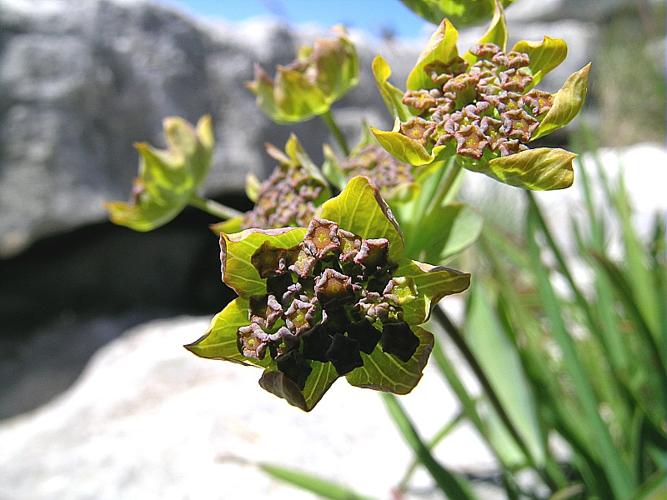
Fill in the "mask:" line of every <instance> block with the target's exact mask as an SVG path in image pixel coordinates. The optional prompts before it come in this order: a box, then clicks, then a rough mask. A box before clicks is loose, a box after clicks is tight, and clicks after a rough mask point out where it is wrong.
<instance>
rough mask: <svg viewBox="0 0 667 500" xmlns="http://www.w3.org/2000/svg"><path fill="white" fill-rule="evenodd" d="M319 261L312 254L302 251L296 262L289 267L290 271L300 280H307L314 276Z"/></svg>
mask: <svg viewBox="0 0 667 500" xmlns="http://www.w3.org/2000/svg"><path fill="white" fill-rule="evenodd" d="M316 263H317V259H316V258H315V257H313V256H312V255H311V254H310V252H307V251H305V250H303V249H302V250H300V251H299V253H298V254H297V256H296V260H295V261H294V263H293V264H292V265H290V266H289V270H290V271H292V272H294V273H296V274H297V275H298V276H299V277H300V278H307V277H308V276H312V274H313V270H314V269H315V264H316Z"/></svg>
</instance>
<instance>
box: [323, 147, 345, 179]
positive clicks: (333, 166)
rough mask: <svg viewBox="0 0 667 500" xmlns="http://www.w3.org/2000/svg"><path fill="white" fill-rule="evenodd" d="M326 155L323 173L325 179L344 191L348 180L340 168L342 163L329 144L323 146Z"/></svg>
mask: <svg viewBox="0 0 667 500" xmlns="http://www.w3.org/2000/svg"><path fill="white" fill-rule="evenodd" d="M322 151H323V154H324V163H323V164H322V173H323V174H324V177H325V178H326V179H327V180H328V181H329V182H330V183H331V184H332V185H333V186H334V187H336V188H337V189H339V190H342V189H343V188H344V187H345V184H346V183H347V178H346V177H345V174H344V173H343V170H342V169H341V168H340V163H339V162H338V158H337V157H336V154H335V153H334V152H333V150H332V149H331V147H330V146H329V145H328V144H325V145H324V146H322Z"/></svg>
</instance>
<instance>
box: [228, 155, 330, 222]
mask: <svg viewBox="0 0 667 500" xmlns="http://www.w3.org/2000/svg"><path fill="white" fill-rule="evenodd" d="M267 149H268V151H269V154H271V153H272V151H275V148H273V147H267ZM279 154H280V155H281V156H279V157H278V158H280V159H279V164H278V165H277V166H276V168H275V169H274V170H273V172H272V173H271V175H270V176H269V178H268V179H266V180H265V181H264V182H263V183H262V185H261V186H260V189H259V193H258V195H257V200H256V202H255V206H254V208H253V209H252V210H250V211H249V212H247V213H245V214H244V216H243V220H242V222H241V227H242V228H243V229H247V228H250V227H261V228H272V227H276V228H277V227H287V226H305V225H306V224H308V222H309V221H310V220H311V219H312V218H313V216H314V215H315V210H316V209H317V205H318V204H319V203H320V202H321V201H319V200H321V199H322V195H323V194H325V190H326V186H325V185H324V184H323V183H322V181H321V180H320V179H317V178H316V177H313V175H311V173H310V172H309V171H308V170H307V169H306V168H305V167H304V166H303V165H301V164H298V163H295V162H288V161H281V160H282V153H279Z"/></svg>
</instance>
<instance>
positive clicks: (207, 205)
mask: <svg viewBox="0 0 667 500" xmlns="http://www.w3.org/2000/svg"><path fill="white" fill-rule="evenodd" d="M189 204H190V205H191V206H193V207H195V208H198V209H199V210H202V211H204V212H206V213H207V214H211V215H213V216H214V217H217V218H219V219H222V220H227V219H231V218H232V217H238V216H239V215H243V214H242V213H241V212H239V211H238V210H234V209H233V208H231V207H228V206H226V205H223V204H222V203H218V202H217V201H213V200H209V199H207V198H202V197H201V196H197V195H193V196H192V198H190V202H189Z"/></svg>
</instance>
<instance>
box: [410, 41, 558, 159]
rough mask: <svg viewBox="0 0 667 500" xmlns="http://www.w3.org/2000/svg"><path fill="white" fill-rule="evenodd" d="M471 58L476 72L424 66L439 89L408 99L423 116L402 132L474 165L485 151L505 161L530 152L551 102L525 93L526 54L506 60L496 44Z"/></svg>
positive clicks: (453, 65)
mask: <svg viewBox="0 0 667 500" xmlns="http://www.w3.org/2000/svg"><path fill="white" fill-rule="evenodd" d="M471 52H472V53H473V54H474V55H475V56H477V58H478V60H477V62H476V63H475V64H473V65H472V66H470V65H469V64H468V63H467V62H466V61H464V60H463V59H462V58H460V57H457V58H456V59H454V60H453V61H450V62H449V63H446V64H445V63H443V62H441V61H434V62H432V63H430V64H428V65H426V66H425V68H424V70H425V71H426V73H427V75H428V76H429V78H430V79H431V80H432V81H433V84H434V85H436V86H437V88H433V89H430V90H426V89H424V90H411V91H408V92H406V93H405V94H404V96H403V103H404V104H406V105H407V106H409V107H411V108H412V109H413V110H415V111H416V112H417V114H418V115H419V116H417V117H415V118H413V119H412V120H410V121H408V122H406V123H404V124H402V125H401V132H402V133H403V134H404V135H406V136H407V137H410V138H411V139H414V140H417V141H419V142H421V143H422V144H424V145H425V146H429V147H435V146H440V145H448V144H450V143H451V144H455V145H456V152H457V153H458V154H460V155H463V156H467V157H469V158H472V159H475V160H479V159H480V158H481V157H482V156H483V155H484V153H485V151H487V150H489V151H490V152H491V153H492V154H493V155H494V156H507V155H510V154H514V153H517V152H519V151H523V150H525V149H527V146H526V143H527V142H528V141H529V140H530V138H531V135H532V134H533V132H534V131H535V129H537V127H538V126H539V119H540V118H541V117H543V116H544V115H545V114H546V113H547V111H549V109H551V106H552V104H553V96H552V95H551V94H549V93H547V92H542V91H540V90H535V89H533V90H530V91H529V92H527V93H525V92H526V90H527V89H528V88H529V87H530V86H531V84H532V82H533V78H532V76H531V71H530V69H529V68H528V66H529V64H530V58H529V56H528V54H525V53H522V52H515V51H511V52H508V53H507V54H505V53H503V51H502V50H501V48H500V47H499V46H498V45H496V44H493V43H484V44H481V45H477V46H475V47H474V48H473V49H472V50H471Z"/></svg>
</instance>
